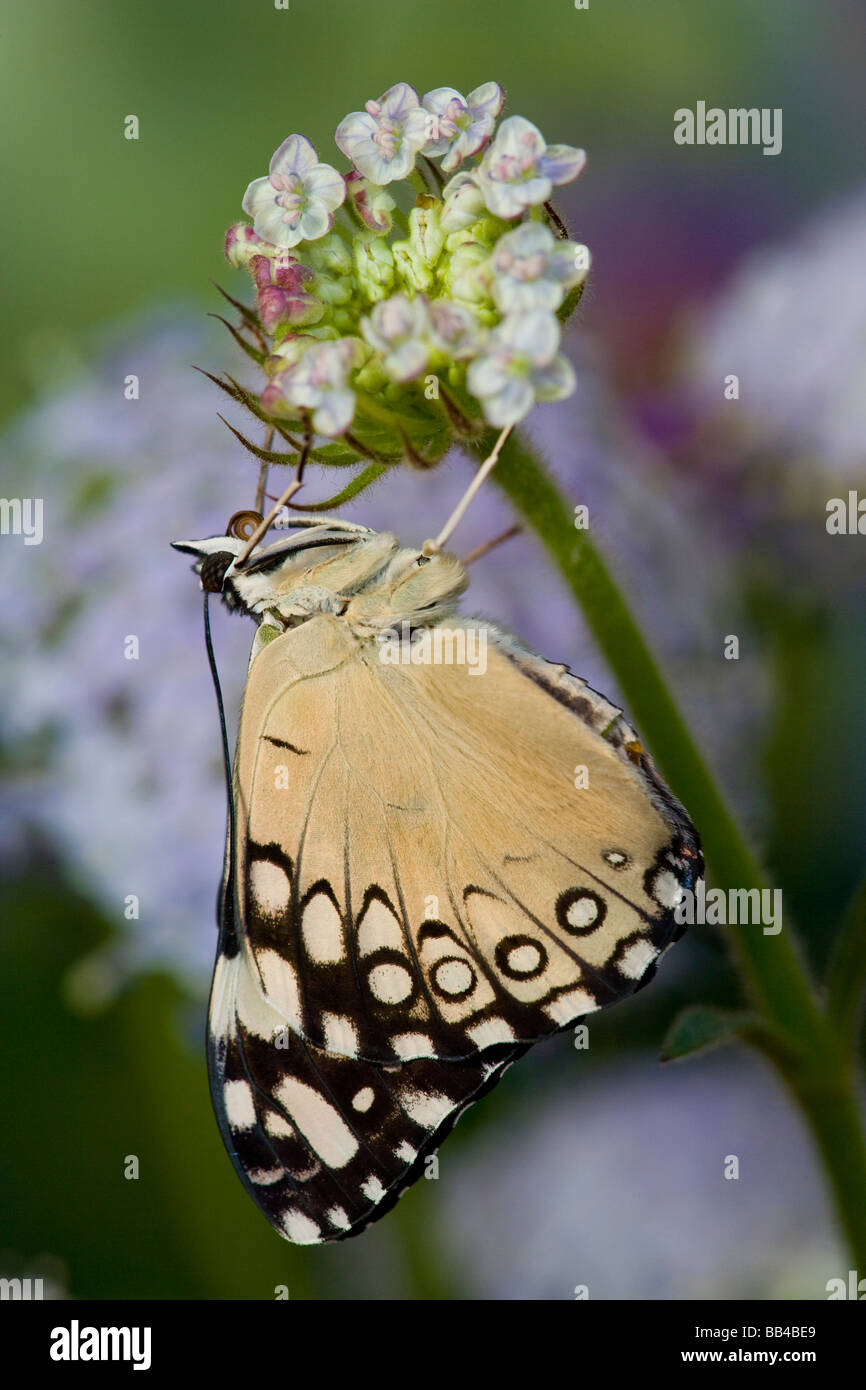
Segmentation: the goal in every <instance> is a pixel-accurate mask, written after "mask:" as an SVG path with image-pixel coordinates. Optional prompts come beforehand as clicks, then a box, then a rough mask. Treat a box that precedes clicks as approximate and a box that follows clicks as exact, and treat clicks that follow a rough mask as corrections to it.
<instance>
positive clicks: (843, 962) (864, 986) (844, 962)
mask: <svg viewBox="0 0 866 1390" xmlns="http://www.w3.org/2000/svg"><path fill="white" fill-rule="evenodd" d="M864 991H866V881H864V882H863V883H861V884H860V887H859V888H858V889H857V891H856V893H855V894H854V897H853V898H852V899H851V903H850V905H849V907H848V910H847V912H846V913H845V916H844V917H843V919H842V925H841V927H840V928H839V933H838V935H837V937H836V940H835V941H834V943H833V950H832V953H831V955H830V963H829V965H828V967H827V1012H828V1014H829V1015H830V1018H831V1019H832V1021H833V1023H834V1024H835V1026H836V1028H837V1030H838V1032H839V1033H840V1034H841V1035H842V1037H843V1039H844V1040H845V1042H846V1043H849V1044H851V1045H852V1046H853V1044H854V1041H855V1039H856V1036H857V1029H858V1027H859V1024H860V1016H861V1011H862V1007H863V996H864Z"/></svg>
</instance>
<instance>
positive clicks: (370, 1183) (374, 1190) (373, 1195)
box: [361, 1173, 385, 1202]
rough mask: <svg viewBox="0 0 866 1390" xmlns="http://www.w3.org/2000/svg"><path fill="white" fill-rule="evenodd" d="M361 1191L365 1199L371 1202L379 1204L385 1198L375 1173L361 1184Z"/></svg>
mask: <svg viewBox="0 0 866 1390" xmlns="http://www.w3.org/2000/svg"><path fill="white" fill-rule="evenodd" d="M361 1191H362V1192H363V1194H364V1196H365V1197H369V1199H370V1201H371V1202H381V1200H382V1198H383V1197H384V1196H385V1189H384V1187H383V1186H382V1184H381V1183H380V1181H379V1179H378V1178H377V1177H376V1175H375V1173H373V1174H371V1175H370V1177H369V1178H368V1179H367V1181H366V1182H362V1183H361Z"/></svg>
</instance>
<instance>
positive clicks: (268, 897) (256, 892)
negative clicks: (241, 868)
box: [250, 859, 292, 917]
mask: <svg viewBox="0 0 866 1390" xmlns="http://www.w3.org/2000/svg"><path fill="white" fill-rule="evenodd" d="M250 889H251V891H252V895H253V899H254V901H255V904H256V907H257V908H258V910H259V912H261V913H262V914H263V915H264V916H265V917H276V916H278V915H279V914H280V913H282V912H285V910H286V908H287V907H288V905H289V897H290V895H291V891H292V885H291V884H290V883H289V878H288V874H287V873H286V872H285V870H283V869H281V868H280V866H279V864H272V863H271V861H270V860H269V859H254V860H253V862H252V864H251V865H250Z"/></svg>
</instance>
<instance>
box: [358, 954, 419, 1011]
mask: <svg viewBox="0 0 866 1390" xmlns="http://www.w3.org/2000/svg"><path fill="white" fill-rule="evenodd" d="M367 980H368V983H369V985H370V991H371V993H372V994H373V995H375V997H376V998H377V999H378V1000H379V1003H380V1004H402V1002H403V1000H404V999H408V998H409V995H410V994H411V993H412V976H411V975H410V974H409V971H408V970H407V969H406V967H405V966H403V965H395V964H394V963H393V962H391V961H388V962H386V963H385V964H384V965H374V966H373V969H372V970H371V971H370V974H369V975H368V977H367Z"/></svg>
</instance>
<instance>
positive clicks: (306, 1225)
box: [282, 1208, 322, 1245]
mask: <svg viewBox="0 0 866 1390" xmlns="http://www.w3.org/2000/svg"><path fill="white" fill-rule="evenodd" d="M282 1225H283V1230H284V1231H285V1233H286V1235H287V1236H288V1237H289V1240H291V1241H294V1243H295V1245H315V1244H317V1242H318V1241H320V1240H321V1239H322V1232H321V1229H320V1228H319V1226H317V1225H316V1223H315V1221H312V1220H311V1219H310V1217H309V1216H305V1215H304V1213H303V1212H302V1211H293V1210H292V1209H291V1208H289V1210H288V1211H285V1212H283V1220H282Z"/></svg>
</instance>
